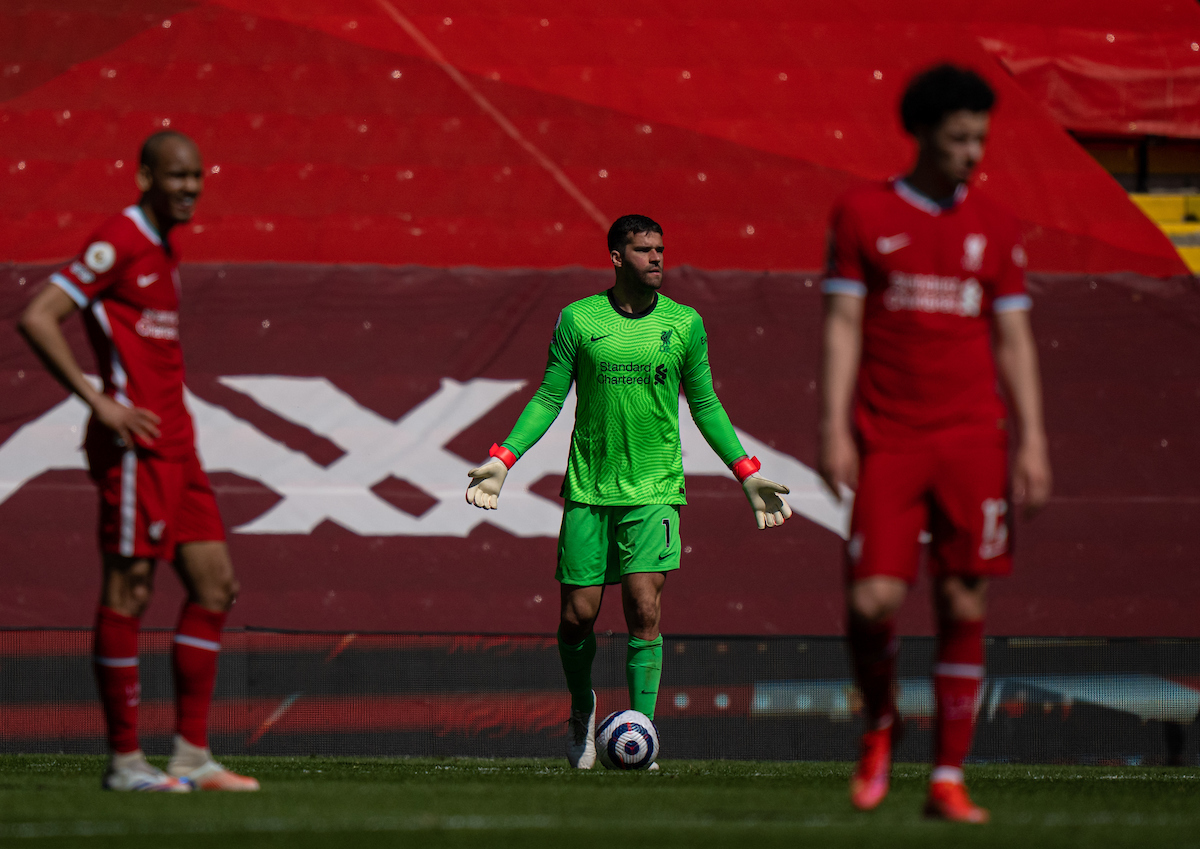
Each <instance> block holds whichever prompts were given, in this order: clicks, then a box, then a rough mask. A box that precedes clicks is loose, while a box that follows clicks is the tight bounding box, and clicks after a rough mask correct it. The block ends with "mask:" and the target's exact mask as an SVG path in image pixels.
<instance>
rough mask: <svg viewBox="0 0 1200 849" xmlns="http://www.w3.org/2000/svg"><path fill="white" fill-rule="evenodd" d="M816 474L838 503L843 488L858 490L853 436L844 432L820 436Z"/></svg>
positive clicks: (856, 452) (856, 458)
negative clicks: (819, 451)
mask: <svg viewBox="0 0 1200 849" xmlns="http://www.w3.org/2000/svg"><path fill="white" fill-rule="evenodd" d="M817 474H819V475H820V476H821V480H823V481H825V485H826V486H827V487H829V491H830V492H832V493H833V497H834V500H836V501H837V502H839V503H841V500H842V487H843V486H845V487H849V488H850V489H857V488H858V446H857V445H856V444H855V443H854V437H853V435H851V434H850V433H849V432H848V431H844V430H839V431H835V432H831V433H823V434H821V454H820V456H819V457H818V458H817Z"/></svg>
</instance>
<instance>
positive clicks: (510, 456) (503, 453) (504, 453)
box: [488, 442, 517, 469]
mask: <svg viewBox="0 0 1200 849" xmlns="http://www.w3.org/2000/svg"><path fill="white" fill-rule="evenodd" d="M488 456H489V457H499V458H500V462H501V463H503V464H504V466H505V468H508V469H511V468H512V467H513V463H515V462H517V455H516V454H514V453H512V452H511V451H509V450H508V449H507V448H505V447H504V446H503V445H497V444H496V443H494V442H493V443H492V450H491V451H489V452H488Z"/></svg>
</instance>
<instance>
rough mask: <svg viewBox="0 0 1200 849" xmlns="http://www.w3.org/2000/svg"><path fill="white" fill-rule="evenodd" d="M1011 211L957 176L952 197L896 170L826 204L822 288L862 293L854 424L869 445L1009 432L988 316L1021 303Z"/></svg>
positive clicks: (1020, 262)
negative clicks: (933, 193)
mask: <svg viewBox="0 0 1200 849" xmlns="http://www.w3.org/2000/svg"><path fill="white" fill-rule="evenodd" d="M1024 268H1025V251H1024V248H1023V247H1022V245H1021V238H1020V231H1019V227H1018V224H1017V221H1016V219H1015V218H1014V217H1013V216H1011V215H1009V214H1008V213H1006V212H1004V211H1003V210H1001V209H999V208H997V207H996V206H993V205H992V204H990V203H988V202H987V201H986V200H984V199H982V198H979V197H978V196H977V195H976V194H974V193H969V192H968V191H967V189H966V187H965V186H960V187H959V191H958V193H957V194H956V195H955V197H954V199H953V202H952V203H951V204H950V205H948V206H945V207H943V206H940V205H939V204H937V203H935V202H933V201H931V200H930V199H929V198H926V197H925V196H924V195H921V194H919V193H918V192H916V191H915V190H914V189H912V188H911V187H910V186H909V185H908V184H907V183H905V182H904V181H903V180H898V179H896V180H890V181H888V182H886V183H876V184H871V185H868V186H863V187H861V188H857V189H854V190H852V191H850V192H849V193H847V194H846V195H845V196H844V197H842V199H841V200H840V201H839V202H838V203H837V205H836V206H835V207H834V210H833V217H832V232H831V234H830V250H829V267H828V269H827V272H826V277H825V281H824V283H823V285H822V291H824V292H826V293H837V294H848V295H853V296H855V297H861V298H865V299H866V302H865V304H864V305H863V343H862V361H861V365H860V367H859V373H858V385H857V393H856V399H855V416H854V418H855V425H856V427H857V428H858V431H859V433H860V435H861V436H862V438H863V441H864V444H865V445H866V446H867V447H868V448H890V449H897V448H904V447H911V446H913V445H914V444H919V442H920V441H921V440H924V439H928V438H935V437H943V436H946V435H951V434H963V435H972V434H973V435H979V436H991V437H993V438H999V439H1006V436H1005V434H1004V428H1005V416H1006V411H1005V407H1004V402H1003V400H1002V399H1001V397H1000V394H999V389H998V386H997V380H996V365H995V360H994V358H993V355H992V338H991V331H992V327H991V324H992V318H993V316H994V315H995V314H996V313H999V312H1004V311H1006V310H1027V309H1029V308H1030V300H1029V296H1028V295H1027V294H1026V292H1025V272H1024Z"/></svg>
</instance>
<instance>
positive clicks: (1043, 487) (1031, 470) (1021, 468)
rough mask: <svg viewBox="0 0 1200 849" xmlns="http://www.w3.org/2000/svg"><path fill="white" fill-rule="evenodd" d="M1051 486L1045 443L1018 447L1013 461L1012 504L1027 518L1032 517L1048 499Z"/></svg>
mask: <svg viewBox="0 0 1200 849" xmlns="http://www.w3.org/2000/svg"><path fill="white" fill-rule="evenodd" d="M1051 486H1052V477H1051V474H1050V457H1049V455H1048V453H1047V451H1046V445H1045V443H1044V442H1034V443H1027V444H1023V445H1021V446H1019V447H1018V448H1017V454H1016V457H1015V458H1014V460H1013V474H1012V491H1013V502H1014V503H1015V504H1016V505H1018V506H1019V507H1022V508H1023V509H1024V512H1025V515H1026V516H1027V517H1029V516H1032V515H1033V514H1035V513H1037V511H1039V510H1041V509H1042V507H1043V506H1044V505H1045V504H1046V501H1047V500H1048V499H1049V498H1050V488H1051Z"/></svg>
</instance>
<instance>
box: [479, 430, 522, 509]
mask: <svg viewBox="0 0 1200 849" xmlns="http://www.w3.org/2000/svg"><path fill="white" fill-rule="evenodd" d="M488 453H489V454H491V459H489V460H488V461H487V462H486V463H482V464H481V465H480V466H479V467H478V468H475V469H471V471H469V472H467V474H468V475H470V476H471V485H470V486H468V487H467V503H468V504H474V505H475V506H476V507H480V508H482V509H484V510H495V509H496V503H497V501H498V500H499V498H500V488H501V487H502V486H504V478H505V477H506V476H507V475H508V470H509V469H511V468H512V465H513V463H515V462H517V458H516V457H515V456H514V455H513V453H512V452H511V451H509V450H508V449H507V448H501V447H500V446H499V445H494V444H493V445H492V450H491V451H490V452H488Z"/></svg>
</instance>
